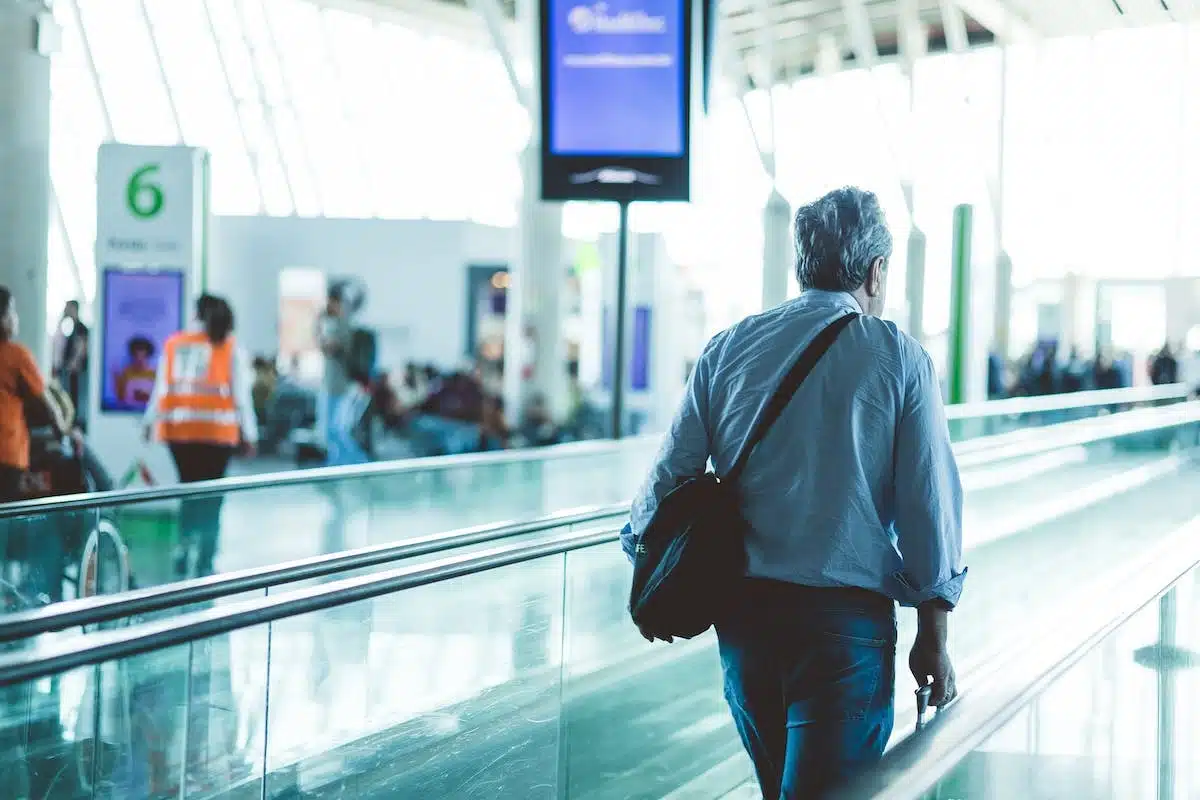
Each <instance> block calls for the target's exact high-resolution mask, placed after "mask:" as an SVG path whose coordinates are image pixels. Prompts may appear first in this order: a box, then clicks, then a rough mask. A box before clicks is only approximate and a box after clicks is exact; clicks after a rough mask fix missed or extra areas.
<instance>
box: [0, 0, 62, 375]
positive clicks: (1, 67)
mask: <svg viewBox="0 0 1200 800" xmlns="http://www.w3.org/2000/svg"><path fill="white" fill-rule="evenodd" d="M43 15H45V16H43ZM43 24H46V25H47V26H50V25H53V22H52V19H51V18H50V16H49V11H48V9H47V8H46V6H44V5H43V4H42V3H41V2H33V0H10V1H9V2H5V3H0V109H3V110H4V111H3V113H0V284H3V285H5V286H7V287H8V289H9V290H10V291H11V292H12V293H13V296H14V299H15V300H16V309H17V313H18V314H20V316H21V331H20V335H19V337H18V338H19V339H20V340H21V341H22V342H23V343H25V344H26V345H27V346H28V347H29V349H30V350H32V351H33V354H34V356H35V357H36V358H37V360H38V362H39V363H44V362H45V361H46V354H47V342H48V338H47V335H46V289H47V280H48V263H47V262H48V258H49V255H48V251H47V243H48V237H49V232H50V58H49V57H48V56H46V55H43V54H42V53H41V52H40V51H39V38H40V37H39V32H40V30H41V26H42V25H43Z"/></svg>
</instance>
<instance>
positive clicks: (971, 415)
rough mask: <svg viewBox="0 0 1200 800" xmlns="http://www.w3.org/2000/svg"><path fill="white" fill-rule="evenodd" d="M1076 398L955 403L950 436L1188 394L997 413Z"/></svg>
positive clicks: (1167, 401) (1165, 401)
mask: <svg viewBox="0 0 1200 800" xmlns="http://www.w3.org/2000/svg"><path fill="white" fill-rule="evenodd" d="M1093 396H1094V393H1091V392H1089V393H1087V398H1091V397H1093ZM1072 399H1073V398H1072V396H1071V395H1069V394H1065V395H1047V396H1045V397H1032V398H1014V399H1012V400H999V401H994V402H992V403H973V404H971V405H970V406H964V407H960V408H955V407H953V406H952V407H949V408H948V409H947V414H948V415H949V417H950V420H949V422H950V437H951V439H953V440H954V441H964V440H967V439H975V438H979V437H983V436H996V435H998V434H1002V433H1009V432H1010V431H1015V430H1021V429H1024V428H1040V427H1045V426H1047V425H1055V424H1058V423H1061V422H1071V421H1073V420H1079V419H1088V418H1092V417H1099V416H1106V415H1109V414H1115V413H1117V412H1120V411H1129V410H1132V409H1135V408H1152V407H1158V406H1165V405H1173V404H1175V403H1182V402H1184V401H1186V400H1187V397H1186V395H1184V394H1182V393H1180V394H1179V395H1177V396H1174V397H1166V398H1154V399H1143V400H1137V401H1133V402H1123V403H1104V402H1099V401H1092V402H1089V404H1088V405H1084V406H1079V407H1076V408H1057V409H1048V410H1036V411H1016V412H1015V413H1011V414H1007V413H996V411H997V410H998V407H1000V406H1003V405H1004V404H1013V405H1014V406H1015V405H1016V404H1020V403H1022V402H1023V401H1024V402H1028V403H1033V404H1037V403H1046V402H1048V403H1055V402H1063V403H1069V402H1071V400H1072ZM1085 399H1086V398H1085Z"/></svg>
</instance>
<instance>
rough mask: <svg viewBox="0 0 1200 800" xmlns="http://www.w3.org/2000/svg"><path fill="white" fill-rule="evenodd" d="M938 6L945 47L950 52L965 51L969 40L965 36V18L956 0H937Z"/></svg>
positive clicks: (969, 43)
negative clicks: (940, 13)
mask: <svg viewBox="0 0 1200 800" xmlns="http://www.w3.org/2000/svg"><path fill="white" fill-rule="evenodd" d="M938 7H939V8H940V9H941V12H942V32H943V34H945V36H946V49H947V50H949V51H950V52H951V53H965V52H966V51H967V48H968V47H970V46H971V40H970V39H969V38H967V18H966V17H964V16H963V12H962V9H961V8H960V7H959V2H958V0H938Z"/></svg>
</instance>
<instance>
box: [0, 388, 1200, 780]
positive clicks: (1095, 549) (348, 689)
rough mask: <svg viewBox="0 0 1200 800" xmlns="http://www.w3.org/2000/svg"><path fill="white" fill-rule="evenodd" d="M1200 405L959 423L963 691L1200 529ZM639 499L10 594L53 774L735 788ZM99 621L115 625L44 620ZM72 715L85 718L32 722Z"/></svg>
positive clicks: (14, 697) (703, 666)
mask: <svg viewBox="0 0 1200 800" xmlns="http://www.w3.org/2000/svg"><path fill="white" fill-rule="evenodd" d="M1198 422H1200V412H1198V411H1197V409H1196V407H1195V406H1194V405H1191V404H1187V405H1179V406H1173V407H1168V408H1150V409H1143V410H1137V411H1131V412H1127V413H1119V414H1114V415H1111V416H1110V417H1108V418H1105V419H1082V420H1072V421H1068V422H1061V423H1058V424H1054V425H1052V426H1051V427H1048V428H1046V429H1045V430H1043V431H1041V433H1040V435H1039V436H1037V437H1024V436H1022V435H1021V433H1020V431H1017V432H1012V433H1008V434H1004V435H1000V436H995V437H991V441H990V442H988V443H987V445H986V446H984V445H978V444H976V445H972V444H971V443H964V444H962V445H958V446H957V447H958V448H959V450H960V452H959V457H960V460H961V461H962V462H963V473H964V483H965V484H966V486H967V490H968V491H967V511H968V525H967V530H966V542H965V544H966V547H967V561H968V563H969V564H970V566H971V569H972V574H971V580H970V585H969V586H968V591H967V594H966V595H965V597H964V602H963V605H962V607H961V608H960V609H959V611H958V612H956V625H955V634H954V635H955V641H954V643H953V645H954V648H955V653H956V655H957V657H958V661H959V669H960V674H961V675H962V681H961V682H962V684H963V685H964V686H965V687H967V694H966V695H965V697H964V700H963V702H962V704H961V706H960V707H961V708H963V709H966V708H968V707H969V706H968V703H970V702H972V700H971V698H972V694H971V686H972V685H974V684H973V676H978V675H982V674H983V673H981V672H980V670H984V669H987V668H988V666H989V665H994V664H996V663H998V659H999V657H1000V656H1003V655H1004V654H1005V653H1006V652H1008V651H1010V650H1012V648H1013V647H1015V646H1016V645H1014V644H1013V643H1014V642H1018V641H1020V640H1021V636H1022V635H1023V634H1024V633H1025V632H1026V631H1027V630H1028V629H1029V628H1030V625H1029V620H1030V617H1031V616H1033V617H1035V618H1040V617H1042V616H1043V615H1045V616H1046V617H1047V618H1049V617H1050V616H1051V615H1052V613H1053V614H1061V613H1066V612H1069V611H1072V610H1073V609H1074V608H1075V606H1076V604H1077V603H1078V601H1079V600H1080V598H1084V597H1088V598H1091V597H1093V596H1095V595H1097V594H1098V593H1104V592H1105V589H1104V588H1103V587H1106V586H1111V585H1112V584H1113V583H1114V581H1118V580H1119V579H1120V576H1122V575H1125V573H1127V572H1128V571H1129V570H1131V569H1134V568H1135V565H1138V564H1140V563H1142V559H1143V558H1144V557H1146V554H1147V553H1149V552H1158V551H1157V550H1156V549H1155V548H1157V547H1160V546H1161V547H1167V548H1177V547H1178V542H1179V541H1180V538H1179V537H1184V538H1186V536H1187V534H1188V532H1189V531H1191V533H1192V534H1194V533H1195V532H1196V526H1195V525H1192V524H1191V522H1190V521H1191V520H1192V519H1193V518H1195V517H1196V516H1198V515H1200V496H1197V493H1195V492H1194V491H1191V487H1192V486H1193V485H1194V483H1195V480H1196V477H1197V475H1196V471H1195V467H1194V466H1193V463H1192V450H1193V446H1194V445H1195V443H1196V430H1197V424H1198ZM1097 485H1099V486H1100V487H1101V488H1100V489H1097ZM1026 499H1027V500H1028V502H1026ZM622 521H623V514H622V512H621V510H620V509H618V508H607V509H593V510H590V511H587V512H584V513H581V514H574V515H572V514H562V515H560V516H559V517H557V518H556V519H554V520H549V521H546V522H541V523H535V524H532V525H527V526H524V527H522V526H501V527H497V528H491V529H477V530H473V531H459V532H455V533H452V534H445V535H443V536H441V537H437V536H434V537H426V538H425V539H413V540H404V539H402V538H401V536H400V535H397V536H395V537H394V541H393V542H392V543H389V544H386V545H382V546H375V547H368V548H366V549H361V550H359V551H357V552H354V553H343V554H337V555H334V556H330V557H322V558H315V559H307V560H304V561H301V562H297V563H293V564H288V565H283V566H279V567H267V568H259V569H258V570H249V571H246V572H243V573H238V574H229V575H222V576H215V577H212V578H207V579H201V580H197V581H191V582H187V583H184V584H179V585H177V586H174V587H164V588H162V589H156V590H145V591H144V592H142V593H132V594H130V595H127V596H118V597H115V598H93V599H91V600H87V601H81V602H80V603H74V604H72V603H66V604H63V605H62V606H57V607H52V608H49V609H45V610H43V611H39V612H35V613H34V614H32V615H30V614H26V615H17V616H16V617H8V618H5V619H3V620H0V638H3V639H6V640H8V641H10V642H13V643H14V646H19V647H20V649H19V650H18V652H15V653H13V654H11V655H9V656H6V657H4V658H0V687H3V690H4V692H5V694H6V697H8V698H9V701H8V702H6V704H5V711H6V714H5V716H6V717H7V718H8V719H9V721H10V723H12V726H15V729H16V730H23V731H25V733H24V741H25V748H24V750H23V751H22V752H23V753H24V755H23V762H22V763H25V764H27V765H29V772H30V773H32V774H34V775H41V776H42V777H43V778H45V776H46V775H48V774H50V773H51V772H53V773H54V774H55V775H64V774H66V772H64V771H63V765H64V764H70V765H73V770H67V772H72V773H73V774H78V775H83V774H85V773H86V774H87V775H89V776H91V782H90V783H87V785H88V786H90V787H91V792H92V794H85V795H83V796H128V797H134V796H137V797H141V796H157V795H156V794H155V793H156V792H165V793H168V794H171V796H189V797H191V796H195V797H209V796H222V797H240V796H243V794H245V796H249V795H250V794H253V796H256V797H257V796H262V793H263V792H264V791H265V793H266V796H268V797H285V796H287V797H293V796H306V797H307V796H316V797H326V796H329V797H332V796H338V793H339V792H348V793H350V794H351V795H352V796H356V797H359V796H361V797H381V798H382V797H388V798H393V797H422V798H424V797H514V798H525V797H564V796H565V797H572V798H579V797H585V798H608V797H611V798H633V797H646V798H651V797H677V798H686V797H697V798H700V797H709V798H711V797H720V796H722V795H724V794H727V793H735V795H734V796H736V793H737V792H739V791H742V792H744V791H745V789H744V787H745V785H746V781H747V780H748V778H749V765H748V763H747V762H746V760H745V758H744V756H743V755H742V753H741V750H740V746H739V745H738V743H737V740H736V736H735V735H734V734H733V731H732V726H731V724H730V723H729V721H728V718H727V713H726V711H725V708H724V704H723V700H722V699H721V696H720V688H719V687H720V677H719V668H718V666H717V662H716V658H715V655H714V653H713V649H714V647H713V641H712V639H711V637H710V636H705V637H700V638H699V639H697V640H694V641H692V642H687V643H680V644H677V645H672V646H657V647H654V646H650V645H647V644H646V643H645V642H644V641H643V640H641V638H640V637H639V636H638V635H637V633H636V631H634V630H633V629H632V627H631V626H630V625H629V624H628V623H627V620H626V617H625V612H624V601H625V592H626V591H627V585H628V567H627V565H626V564H625V562H624V561H623V558H622V556H621V554H620V552H619V549H618V548H616V546H615V545H614V544H613V542H614V540H615V537H616V532H617V530H618V529H619V526H620V524H621V523H622ZM1189 525H1190V527H1189ZM1192 538H1193V539H1194V538H1195V536H1194V535H1192ZM396 539H399V541H395V540H396ZM414 546H415V547H416V549H413V547H414ZM1181 552H1184V551H1181ZM1184 556H1185V557H1186V552H1184ZM1143 571H1144V570H1143ZM156 592H159V593H160V594H158V595H156V594H155V593H156ZM163 592H166V593H174V594H168V595H166V596H165V597H164V595H162V594H161V593H163ZM1106 596H1107V595H1106ZM139 603H141V604H142V605H138V604H139ZM180 604H182V607H179V606H180ZM1092 605H1096V604H1095V603H1094V602H1093V603H1092ZM164 612H166V613H167V616H165V617H164V618H161V619H146V616H147V615H149V614H156V613H157V614H162V613H164ZM56 615H61V616H56ZM1073 618H1076V617H1067V618H1066V619H1068V620H1070V619H1073ZM1077 618H1079V619H1083V617H1077ZM902 619H903V622H902V630H901V648H902V649H903V648H904V647H905V642H906V640H907V641H911V637H912V634H913V631H912V630H911V629H910V627H909V625H908V623H909V622H911V620H908V619H906V618H904V617H903V615H902ZM85 622H86V623H87V624H89V625H92V626H97V627H100V628H107V629H106V630H92V631H91V632H89V633H87V634H86V635H83V636H79V635H70V634H67V635H62V634H59V635H38V636H37V637H36V638H34V639H24V640H22V639H21V637H22V636H28V635H31V634H48V632H50V631H56V630H64V629H68V628H71V627H72V626H77V625H80V624H83V623H85ZM21 626H24V627H21ZM1064 632H1065V633H1067V634H1070V633H1071V632H1072V629H1071V628H1070V627H1069V626H1068V627H1067V628H1066V629H1065V631H1064ZM1060 635H1061V634H1060ZM899 684H900V685H899V687H898V697H900V698H901V702H902V703H903V702H904V698H910V697H911V692H910V691H909V688H910V687H906V686H905V682H904V680H903V679H901V680H900V681H899ZM50 685H52V686H53V687H54V690H53V691H51V690H50V689H48V688H47V687H48V686H50ZM86 698H91V699H90V700H87V699H86ZM146 698H152V699H151V700H147V699H146ZM908 702H909V705H911V701H908ZM47 703H50V704H51V705H52V706H53V709H56V710H57V711H56V713H47V712H46V710H45V706H46V704H47ZM139 703H140V704H139ZM34 709H41V710H42V713H40V714H37V713H34V712H33V710H34ZM904 710H905V709H904V707H903V706H902V709H901V711H902V712H903V711H904ZM908 710H910V711H911V709H908ZM957 713H958V711H957V710H955V711H952V712H950V713H947V714H946V715H945V720H946V723H942V722H938V723H937V725H939V726H941V725H943V724H946V725H948V724H949V720H952V719H954V714H957ZM55 717H57V719H58V721H59V728H60V729H65V728H68V727H70V729H71V730H70V735H69V736H68V735H65V731H64V730H59V732H58V735H54V734H53V731H52V730H49V729H47V730H43V729H41V728H36V726H34V725H31V724H30V722H29V721H30V720H41V721H43V722H44V721H45V720H47V719H51V720H53V719H54V718H55ZM89 719H90V720H91V723H90V724H88V723H87V720H89ZM147 719H148V720H151V721H152V722H153V724H152V725H151V726H150V727H151V728H152V729H153V730H154V731H156V732H158V738H157V739H154V741H157V742H158V744H157V745H154V746H151V745H150V744H148V743H147V742H148V740H146V734H145V730H144V729H143V727H142V726H140V725H139V723H138V720H142V721H143V723H142V725H144V722H145V720H147ZM902 719H903V717H902ZM81 720H83V722H81ZM68 721H70V725H68V724H67V722H68ZM52 727H53V726H50V728H52ZM897 728H898V730H902V729H906V728H911V725H904V724H899V725H898V726H897ZM35 729H36V730H35ZM931 729H932V728H931ZM938 730H941V728H938ZM30 731H35V732H36V733H37V734H38V735H36V736H34V735H31V734H30ZM939 735H941V734H939ZM139 737H141V738H139ZM96 742H99V743H100V744H99V745H97V744H96ZM164 742H165V744H164ZM909 747H911V745H910V746H909ZM896 752H897V753H898V754H903V753H907V752H909V750H907V749H905V744H904V743H903V742H901V744H900V745H898V747H897V749H896ZM92 753H100V754H101V757H100V758H93V757H92V755H91V754H92ZM943 760H944V759H943ZM185 762H186V763H187V764H188V778H187V780H186V781H183V780H181V779H180V775H181V773H182V770H181V765H182V764H183V763H185ZM921 763H922V768H923V769H926V770H927V771H928V764H925V763H924V762H921ZM139 764H140V765H143V768H142V769H141V770H140V771H139V769H138V768H136V767H137V766H138V765H139ZM149 764H158V765H159V767H158V774H156V775H153V774H151V773H152V772H153V770H151V769H149V767H147V766H146V765H149ZM913 768H914V769H915V768H916V767H913ZM963 769H967V770H970V769H974V768H973V767H964V768H963ZM906 774H907V773H906ZM888 780H889V781H890V780H892V778H888ZM896 780H899V779H896ZM139 781H141V782H139ZM82 782H83V781H82V778H79V779H77V780H76V785H75V786H73V787H72V789H71V791H76V790H78V788H79V785H81V784H82ZM885 783H886V782H885ZM887 785H890V784H887ZM930 785H931V786H932V785H933V784H930ZM871 791H874V789H871ZM921 791H924V789H922V790H921ZM105 793H107V794H105ZM46 796H64V797H74V796H79V795H78V794H77V793H76V794H63V795H53V794H50V795H46ZM860 796H870V794H865V795H860ZM906 796H910V797H915V796H918V795H917V794H911V795H906ZM946 796H957V795H946ZM999 796H1006V795H999ZM1031 796H1032V795H1031ZM1131 796H1132V795H1131ZM1183 796H1186V795H1183Z"/></svg>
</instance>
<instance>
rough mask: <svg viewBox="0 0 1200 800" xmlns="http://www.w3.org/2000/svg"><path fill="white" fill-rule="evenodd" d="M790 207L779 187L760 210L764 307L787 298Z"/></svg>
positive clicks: (789, 268)
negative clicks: (761, 218)
mask: <svg viewBox="0 0 1200 800" xmlns="http://www.w3.org/2000/svg"><path fill="white" fill-rule="evenodd" d="M791 230H792V207H791V205H789V204H788V201H787V198H785V197H784V196H783V195H782V194H780V193H779V190H778V189H772V190H771V196H770V197H768V198H767V205H766V208H764V209H763V290H762V291H763V295H762V296H763V309H764V310H766V309H768V308H774V307H775V306H778V305H781V304H783V303H784V302H786V301H787V296H788V279H789V277H790V276H791V274H792V249H793V247H792V235H791Z"/></svg>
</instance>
